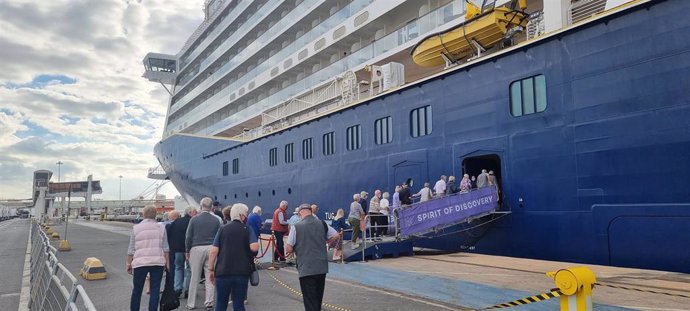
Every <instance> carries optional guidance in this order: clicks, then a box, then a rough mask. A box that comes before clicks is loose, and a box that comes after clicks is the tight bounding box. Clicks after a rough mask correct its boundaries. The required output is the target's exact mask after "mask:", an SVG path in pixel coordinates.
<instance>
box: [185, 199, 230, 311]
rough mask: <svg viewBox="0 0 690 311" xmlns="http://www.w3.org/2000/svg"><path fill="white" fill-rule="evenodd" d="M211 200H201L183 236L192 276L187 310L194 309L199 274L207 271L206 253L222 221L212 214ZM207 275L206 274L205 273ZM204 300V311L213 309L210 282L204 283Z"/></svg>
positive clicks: (212, 287) (212, 288) (212, 291)
mask: <svg viewBox="0 0 690 311" xmlns="http://www.w3.org/2000/svg"><path fill="white" fill-rule="evenodd" d="M212 204H213V200H211V198H208V197H206V198H203V199H201V202H200V205H201V213H199V215H197V216H196V217H194V218H192V219H191V220H190V221H189V226H188V227H187V233H186V235H185V237H186V239H185V249H186V251H187V258H188V260H189V264H190V266H191V269H192V276H191V280H190V284H189V299H188V300H187V308H188V309H194V308H195V307H196V294H197V286H198V285H199V279H201V273H202V272H203V271H207V269H208V253H209V251H210V250H211V244H213V239H214V238H215V237H216V233H218V229H219V228H220V226H221V224H222V223H223V221H222V220H221V219H220V218H219V217H218V216H216V215H214V214H213V213H212V210H211V209H212V206H211V205H212ZM206 275H208V272H207V273H206ZM205 285H206V297H205V298H206V299H205V300H204V306H205V307H206V310H211V309H213V303H214V300H215V299H214V293H215V288H214V286H213V284H212V283H211V282H205Z"/></svg>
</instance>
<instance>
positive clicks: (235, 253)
mask: <svg viewBox="0 0 690 311" xmlns="http://www.w3.org/2000/svg"><path fill="white" fill-rule="evenodd" d="M199 205H200V208H201V210H200V211H197V209H196V208H194V207H188V208H187V209H186V210H185V215H184V217H180V216H181V215H180V213H179V212H177V211H173V212H170V213H169V214H168V221H167V223H162V224H160V223H158V222H156V208H155V207H154V206H152V205H151V206H146V207H144V209H143V211H142V213H143V218H144V219H143V221H142V222H141V223H139V224H137V225H135V226H134V228H133V229H132V232H131V235H130V242H129V247H128V250H127V262H126V265H127V272H128V273H130V274H131V275H132V276H133V289H132V296H131V300H130V310H139V307H140V304H141V296H142V292H143V289H144V288H145V287H146V285H145V284H146V283H147V280H148V284H149V285H148V292H149V293H150V298H149V306H148V310H149V311H153V310H158V304H159V301H160V287H161V282H162V278H163V274H164V272H166V271H167V272H166V273H168V274H169V275H168V278H169V279H172V282H173V288H174V291H175V294H176V295H177V296H178V297H183V298H186V299H187V301H186V308H187V309H188V310H192V309H196V308H197V307H198V306H197V305H198V304H197V294H198V286H199V284H201V283H203V284H204V286H205V296H204V300H203V308H205V309H206V310H222V311H224V310H227V308H228V304H229V302H230V301H231V303H232V308H233V310H245V307H244V305H245V304H246V303H247V302H248V301H247V292H248V286H249V279H250V275H251V274H252V273H253V272H254V271H255V270H256V267H255V265H254V259H255V258H256V256H257V255H258V250H259V240H258V239H259V236H260V230H261V225H262V220H261V213H262V210H261V208H260V207H259V206H256V207H254V208H253V209H252V212H251V213H250V212H249V208H248V207H247V205H245V204H242V203H236V204H234V205H232V206H227V207H225V208H223V209H222V210H221V209H220V208H219V204H217V203H215V202H213V200H211V198H208V197H206V198H203V199H202V200H201V201H200V204H199ZM287 208H288V202H287V201H282V202H280V205H279V207H278V208H277V209H276V210H275V212H274V214H273V225H272V229H273V231H274V232H276V235H275V236H276V251H275V252H274V256H276V259H277V260H285V257H288V256H290V255H292V254H295V255H296V257H297V263H298V264H297V270H298V272H299V281H300V288H301V290H302V294H303V302H304V306H305V310H321V302H322V299H323V292H324V287H325V279H326V273H328V254H327V251H326V249H325V247H324V246H325V245H327V244H330V245H336V244H339V243H338V241H339V240H340V239H341V237H340V234H339V233H338V231H337V230H336V229H335V228H333V227H331V226H329V225H328V224H327V223H326V222H324V221H322V220H320V219H319V218H318V217H317V216H316V211H318V206H317V205H315V204H312V205H309V204H302V205H300V206H299V207H297V208H296V210H295V212H296V216H297V219H298V220H296V221H295V219H294V218H293V219H292V220H293V222H292V223H291V224H289V223H288V221H289V219H288V218H287V213H286V209H287ZM293 217H294V216H293ZM288 228H289V230H288ZM288 232H289V233H288ZM284 235H287V243H286V244H285V243H284V241H283V240H284V239H283V236H284ZM278 237H280V238H278Z"/></svg>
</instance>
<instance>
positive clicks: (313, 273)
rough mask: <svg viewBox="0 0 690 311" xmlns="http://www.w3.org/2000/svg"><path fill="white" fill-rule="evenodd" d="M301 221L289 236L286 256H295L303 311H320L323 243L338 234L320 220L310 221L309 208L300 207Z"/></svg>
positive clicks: (323, 279) (325, 262)
mask: <svg viewBox="0 0 690 311" xmlns="http://www.w3.org/2000/svg"><path fill="white" fill-rule="evenodd" d="M299 215H300V218H301V220H300V221H299V222H297V224H295V226H294V228H293V229H292V230H290V234H289V235H288V240H287V247H286V251H287V254H292V253H293V252H294V253H295V254H296V255H297V272H299V285H300V289H301V290H302V295H303V298H304V300H303V302H304V310H305V311H312V310H314V311H316V310H321V303H322V301H323V291H324V287H325V286H326V273H328V253H327V251H326V247H324V246H325V245H326V242H328V241H332V240H335V239H337V238H338V232H337V231H335V229H333V228H332V227H331V226H329V225H327V224H326V223H325V222H324V221H323V220H319V219H318V218H316V217H312V211H311V206H309V204H302V205H300V206H299Z"/></svg>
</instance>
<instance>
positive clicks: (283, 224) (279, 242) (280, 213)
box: [271, 201, 288, 261]
mask: <svg viewBox="0 0 690 311" xmlns="http://www.w3.org/2000/svg"><path fill="white" fill-rule="evenodd" d="M287 208H288V202H287V201H281V202H280V205H278V208H277V209H276V210H275V211H274V212H273V221H272V222H271V231H273V234H275V237H276V248H277V249H278V251H277V252H273V259H274V261H279V260H280V261H285V257H287V256H285V248H284V246H283V245H284V240H283V237H284V236H285V234H286V233H287V232H288V217H287V212H285V210H287ZM281 256H282V257H281Z"/></svg>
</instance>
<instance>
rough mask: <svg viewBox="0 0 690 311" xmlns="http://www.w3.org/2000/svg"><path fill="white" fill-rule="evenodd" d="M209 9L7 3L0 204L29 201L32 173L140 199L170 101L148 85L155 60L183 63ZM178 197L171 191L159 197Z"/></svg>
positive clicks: (184, 4) (1, 54) (155, 0)
mask: <svg viewBox="0 0 690 311" xmlns="http://www.w3.org/2000/svg"><path fill="white" fill-rule="evenodd" d="M203 2H204V0H193V1H190V0H144V1H120V0H99V1H92V0H54V1H47V2H35V1H29V0H8V1H0V29H2V31H1V32H0V46H2V48H1V49H0V59H2V60H3V70H2V71H0V180H2V187H0V198H16V197H18V198H26V197H30V194H31V178H32V173H33V171H35V170H38V169H50V170H52V171H56V170H57V169H56V165H55V162H57V161H58V160H59V161H62V162H64V163H65V164H64V165H62V175H63V180H64V179H74V180H77V179H78V180H83V179H85V178H86V175H88V174H94V178H95V179H101V180H102V182H103V184H104V185H109V186H110V187H105V186H104V193H103V195H102V197H103V198H106V199H114V198H117V197H118V194H119V193H118V192H119V191H118V189H113V187H112V185H115V184H117V185H119V178H118V177H117V176H119V175H123V176H124V177H123V179H124V180H127V183H123V185H122V192H123V195H122V196H123V197H125V198H127V197H134V196H136V195H137V194H138V193H139V192H141V190H143V189H142V188H141V187H142V185H148V184H150V183H152V182H153V181H152V180H148V179H146V176H145V175H146V169H147V168H148V167H151V166H155V165H157V162H156V160H155V158H154V157H153V156H152V150H153V146H154V144H155V143H156V142H158V141H159V140H160V137H161V133H162V127H163V123H164V122H165V113H166V110H167V103H168V95H167V93H166V92H165V91H164V90H163V89H162V88H161V87H160V85H157V84H154V83H151V82H148V81H146V80H144V79H143V78H141V75H142V73H143V65H142V63H141V61H142V59H143V57H144V56H145V55H146V53H148V52H161V53H167V54H176V53H177V52H178V51H179V49H180V48H181V46H182V44H184V41H185V40H186V38H187V37H188V36H189V35H190V34H191V33H192V32H193V31H194V30H195V29H196V27H197V26H198V25H199V24H200V23H201V21H202V18H203V12H202V11H201V5H202V4H203ZM162 192H163V193H168V194H174V193H175V190H174V189H173V188H172V187H167V188H165V189H164V190H162Z"/></svg>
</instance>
